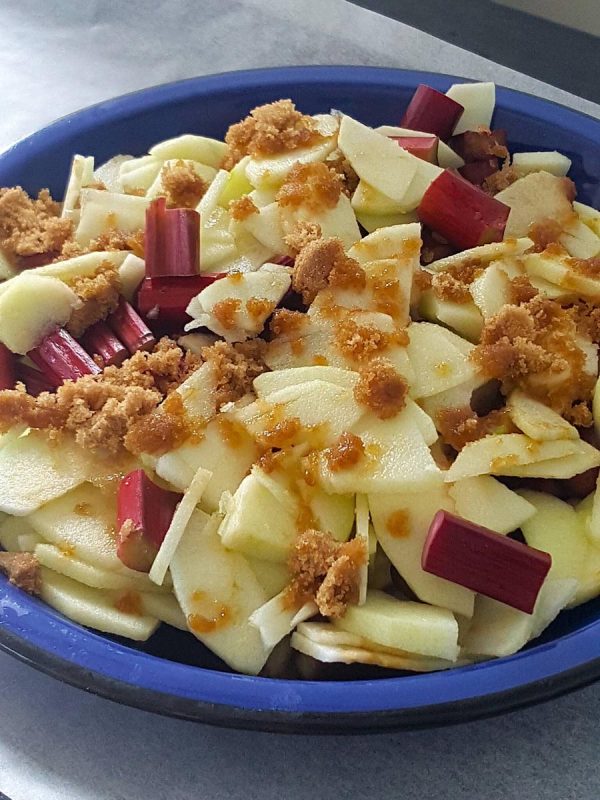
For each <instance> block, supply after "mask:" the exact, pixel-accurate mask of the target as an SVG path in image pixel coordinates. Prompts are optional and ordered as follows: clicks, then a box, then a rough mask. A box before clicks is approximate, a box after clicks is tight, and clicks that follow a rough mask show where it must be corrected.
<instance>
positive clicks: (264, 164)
mask: <svg viewBox="0 0 600 800" xmlns="http://www.w3.org/2000/svg"><path fill="white" fill-rule="evenodd" d="M334 149H335V136H329V137H328V138H326V139H323V140H322V141H320V142H318V143H317V144H314V145H312V146H310V147H299V148H297V149H296V150H292V151H291V152H289V153H281V154H280V155H276V156H270V157H268V158H251V159H250V160H249V161H248V163H247V165H246V177H247V178H248V180H249V181H250V183H251V184H252V186H254V187H256V188H262V187H264V186H281V184H282V183H283V181H284V180H285V178H286V176H287V174H288V172H289V171H290V170H291V168H292V167H293V166H295V165H296V164H314V163H315V162H317V161H324V160H325V159H326V158H327V156H328V155H329V154H330V153H331V152H332V151H333V150H334Z"/></svg>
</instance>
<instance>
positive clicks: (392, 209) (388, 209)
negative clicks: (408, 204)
mask: <svg viewBox="0 0 600 800" xmlns="http://www.w3.org/2000/svg"><path fill="white" fill-rule="evenodd" d="M352 208H353V209H354V211H355V212H356V214H357V215H358V214H373V215H378V216H384V215H386V214H387V215H390V214H402V213H403V211H402V208H403V206H402V204H401V203H398V202H396V201H394V200H392V199H391V197H386V195H384V194H382V193H381V192H379V191H377V190H376V189H374V188H373V187H372V186H371V185H370V184H368V183H367V182H366V181H364V180H362V179H361V180H359V182H358V186H357V187H356V189H355V190H354V194H353V195H352Z"/></svg>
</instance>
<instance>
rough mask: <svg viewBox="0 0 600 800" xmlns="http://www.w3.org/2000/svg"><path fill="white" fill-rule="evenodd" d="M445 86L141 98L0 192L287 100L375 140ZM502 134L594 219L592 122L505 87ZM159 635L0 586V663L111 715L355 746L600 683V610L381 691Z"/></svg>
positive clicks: (340, 73)
mask: <svg viewBox="0 0 600 800" xmlns="http://www.w3.org/2000/svg"><path fill="white" fill-rule="evenodd" d="M454 80H457V79H453V78H450V77H448V76H443V75H433V74H428V73H417V72H403V71H398V70H388V69H376V68H363V67H308V68H306V67H299V68H286V69H269V70H257V71H250V72H239V73H231V74H225V75H216V76H211V77H207V78H198V79H193V80H189V81H184V82H181V83H176V84H172V85H168V86H161V87H158V88H154V89H148V90H145V91H142V92H138V93H136V94H132V95H127V96H125V97H120V98H117V99H116V100H111V101H109V102H106V103H102V104H100V105H97V106H94V107H92V108H88V109H85V110H84V111H81V112H78V113H76V114H73V115H72V116H70V117H66V118H65V119H62V120H59V121H58V122H56V123H54V124H53V125H51V126H49V127H48V128H45V129H44V130H42V131H40V132H39V133H36V134H34V135H33V136H30V137H29V138H27V139H25V140H24V141H22V142H19V143H18V144H17V145H15V146H14V147H13V148H12V149H11V150H9V151H8V152H6V153H5V154H4V155H2V156H0V185H3V186H7V185H8V186H10V185H14V184H21V185H22V186H24V187H25V188H26V189H27V190H29V191H36V190H38V189H39V188H41V187H45V186H49V187H50V189H51V190H52V192H53V193H54V194H56V195H58V196H60V195H61V194H62V191H63V189H64V184H65V179H66V175H67V172H68V168H69V162H70V159H71V156H72V155H73V153H83V154H93V155H94V156H96V163H101V162H102V161H103V160H105V159H107V158H109V157H110V156H112V155H114V154H116V153H120V152H124V153H133V154H142V153H144V152H146V150H147V148H148V147H149V146H150V145H152V144H153V143H155V142H157V141H159V140H160V139H164V138H167V137H171V136H174V135H176V134H179V133H183V132H197V133H202V134H206V135H208V136H216V137H219V138H220V137H222V136H223V135H224V133H225V131H226V129H227V126H228V125H229V124H230V123H232V122H235V121H237V120H239V119H241V118H242V117H244V116H245V115H246V114H247V112H248V110H249V109H250V108H252V107H253V106H255V105H257V104H259V103H264V102H269V101H271V100H276V99H279V98H282V97H291V98H293V99H294V101H295V102H296V103H297V105H298V106H299V108H300V109H302V110H303V111H305V112H307V113H316V112H322V111H324V110H327V109H329V108H330V107H335V108H340V109H343V110H344V111H346V112H348V113H349V114H351V115H353V116H356V117H357V118H358V119H360V120H362V121H363V122H366V123H368V124H371V125H377V124H383V123H388V124H392V123H394V122H395V121H397V120H399V119H400V117H401V116H402V111H403V109H404V107H405V105H406V104H407V102H408V100H409V98H410V96H411V94H412V92H413V90H414V88H415V87H416V85H417V84H419V83H428V84H430V85H431V86H434V87H435V88H437V89H441V90H445V89H446V88H447V87H448V86H449V85H450V83H452V82H453V81H454ZM495 125H496V126H497V127H500V128H506V129H507V131H508V133H509V138H510V146H511V149H516V150H554V149H556V150H559V151H561V152H563V153H565V154H566V155H568V156H569V158H571V159H572V161H573V167H572V172H571V175H572V177H573V179H574V180H575V182H576V184H577V187H578V190H579V199H581V200H582V201H583V202H585V203H589V204H591V205H595V206H596V207H598V206H599V205H600V122H599V121H597V120H594V119H591V118H589V117H586V116H584V115H583V114H579V113H577V112H574V111H570V110H568V109H566V108H563V107H561V106H558V105H555V104H553V103H550V102H547V101H544V100H541V99H539V98H536V97H531V96H528V95H524V94H520V93H518V92H514V91H511V90H509V89H501V88H500V89H498V93H497V110H496V116H495ZM161 630H162V632H161V631H159V633H158V634H156V635H155V636H154V637H153V638H152V639H151V640H150V642H149V643H147V644H146V645H144V646H143V649H138V648H137V647H134V646H132V645H131V644H127V643H123V642H119V641H116V640H115V639H113V638H109V637H104V636H100V635H98V634H96V633H93V632H91V631H88V630H86V629H84V628H82V627H80V626H79V625H76V624H74V623H72V622H70V621H69V620H67V619H65V618H64V617H62V616H61V615H60V614H58V613H57V612H55V611H53V610H52V609H51V608H49V607H47V606H46V605H44V604H43V603H41V602H40V601H38V600H36V599H34V598H31V597H29V596H27V595H25V594H24V593H22V592H20V591H19V590H18V589H15V588H14V587H12V586H11V585H9V584H8V583H7V581H6V580H4V579H3V578H0V647H1V648H2V649H3V650H5V651H7V652H9V653H12V654H13V655H15V656H16V657H18V658H20V659H21V660H23V661H24V662H26V663H28V664H30V665H32V666H34V667H36V668H38V669H41V670H43V671H44V672H46V673H49V674H51V675H53V676H55V677H57V678H59V679H60V680H63V681H66V682H68V683H71V684H73V685H75V686H78V687H80V688H83V689H86V690H88V691H91V692H95V693H97V694H100V695H102V696H105V697H108V698H111V699H113V700H116V701H118V702H123V703H127V704H130V705H132V706H137V707H140V708H144V709H147V710H150V711H155V712H159V713H162V714H168V715H171V716H176V717H183V718H187V719H193V720H199V721H203V722H210V723H216V724H221V725H228V726H232V727H247V728H256V729H263V730H272V731H293V732H353V731H366V730H383V729H390V728H409V727H420V726H426V725H440V724H445V723H451V722H458V721H464V720H467V719H473V718H476V717H480V716H485V715H490V714H495V713H499V712H501V711H506V710H509V709H512V708H517V707H519V706H522V705H525V704H528V703H533V702H537V701H540V700H545V699H548V698H550V697H553V696H556V695H558V694H560V693H563V692H566V691H568V690H571V689H574V688H575V687H578V686H582V685H584V684H585V683H589V682H591V681H593V680H595V679H596V678H598V677H600V601H599V600H596V601H594V602H591V603H587V604H586V605H585V606H582V607H580V608H578V609H576V610H574V611H570V612H567V613H564V614H562V615H561V616H560V618H559V619H558V620H557V621H556V622H555V623H554V625H552V627H551V628H550V629H549V630H548V631H547V632H546V633H545V635H544V637H543V638H542V639H539V640H537V641H536V642H535V643H534V645H533V646H530V647H528V648H527V649H526V650H524V651H522V652H520V653H518V654H516V655H514V656H511V657H510V658H503V659H498V660H495V661H488V662H485V663H482V664H478V665H475V666H470V667H462V668H458V669H454V670H451V671H449V672H441V673H433V674H426V675H406V676H400V677H379V678H377V679H364V678H363V679H358V680H356V679H353V680H320V681H307V680H282V679H277V680H275V679H270V678H254V677H247V676H243V675H235V674H231V673H228V672H226V671H225V669H224V668H223V666H222V665H220V664H218V663H216V662H215V659H214V658H213V657H211V656H210V654H209V653H207V652H206V651H205V650H204V649H203V648H202V647H201V645H199V644H198V643H196V642H195V640H193V639H192V638H191V637H188V636H186V635H184V634H178V633H177V632H172V631H170V629H168V628H166V627H165V626H163V629H161ZM188 651H189V652H188ZM173 657H177V658H179V659H180V660H187V661H188V663H179V662H177V661H173V660H170V659H171V658H173ZM348 677H352V678H356V677H357V676H356V674H350V675H349V676H348Z"/></svg>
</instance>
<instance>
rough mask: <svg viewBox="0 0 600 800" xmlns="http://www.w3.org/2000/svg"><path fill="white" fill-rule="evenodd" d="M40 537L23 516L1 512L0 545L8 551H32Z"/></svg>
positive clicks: (40, 539)
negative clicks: (12, 515)
mask: <svg viewBox="0 0 600 800" xmlns="http://www.w3.org/2000/svg"><path fill="white" fill-rule="evenodd" d="M42 541H43V539H42V537H41V536H40V535H39V534H38V533H36V531H35V529H34V528H32V527H31V525H30V524H29V523H28V522H27V520H26V519H24V518H23V517H11V516H8V514H2V521H1V522H0V547H2V548H3V549H4V550H6V551H7V552H9V553H19V552H33V551H34V550H35V547H36V545H37V544H39V543H40V542H42Z"/></svg>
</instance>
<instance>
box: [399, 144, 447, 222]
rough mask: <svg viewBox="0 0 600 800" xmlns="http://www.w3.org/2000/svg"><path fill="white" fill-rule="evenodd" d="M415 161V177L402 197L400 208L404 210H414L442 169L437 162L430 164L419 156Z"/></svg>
mask: <svg viewBox="0 0 600 800" xmlns="http://www.w3.org/2000/svg"><path fill="white" fill-rule="evenodd" d="M411 158H416V156H411ZM417 161H418V162H419V163H418V164H417V172H416V173H415V177H414V178H413V179H412V181H411V182H410V186H409V187H408V190H407V192H406V194H405V195H404V197H403V198H402V203H401V206H402V210H403V211H406V212H408V211H414V210H415V209H417V208H418V206H419V204H420V203H421V200H422V199H423V195H424V194H425V192H426V191H427V189H428V188H429V187H430V186H431V184H432V183H433V181H434V180H435V179H436V178H439V176H440V175H441V174H442V172H443V171H444V170H443V169H442V167H438V165H437V164H430V163H429V162H428V161H423V159H421V158H417Z"/></svg>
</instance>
